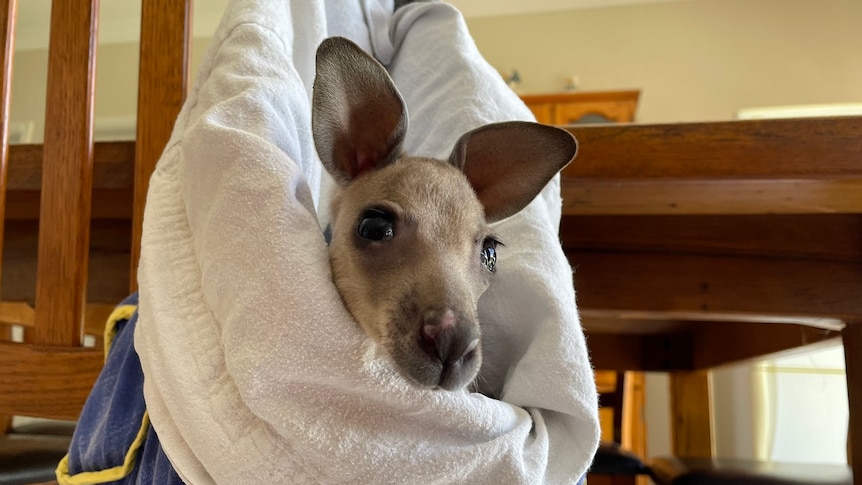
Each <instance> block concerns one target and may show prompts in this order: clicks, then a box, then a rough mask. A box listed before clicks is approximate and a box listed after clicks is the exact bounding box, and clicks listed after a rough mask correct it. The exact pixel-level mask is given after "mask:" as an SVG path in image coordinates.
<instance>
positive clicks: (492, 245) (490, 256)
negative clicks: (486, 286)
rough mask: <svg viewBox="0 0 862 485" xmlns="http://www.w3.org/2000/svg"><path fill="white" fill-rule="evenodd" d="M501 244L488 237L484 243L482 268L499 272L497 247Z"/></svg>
mask: <svg viewBox="0 0 862 485" xmlns="http://www.w3.org/2000/svg"><path fill="white" fill-rule="evenodd" d="M498 244H500V242H499V241H497V240H496V239H493V238H490V237H486V238H485V240H484V241H482V266H484V267H485V269H487V270H488V271H490V272H492V273H495V272H496V271H497V245H498Z"/></svg>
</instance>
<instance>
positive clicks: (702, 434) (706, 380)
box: [670, 371, 715, 458]
mask: <svg viewBox="0 0 862 485" xmlns="http://www.w3.org/2000/svg"><path fill="white" fill-rule="evenodd" d="M670 393H671V394H670V408H671V410H670V412H671V441H672V446H673V454H674V455H675V456H684V457H698V458H710V457H712V456H714V455H715V444H714V440H713V431H712V430H713V416H712V404H711V403H712V379H711V375H710V373H709V371H691V372H673V373H671V374H670Z"/></svg>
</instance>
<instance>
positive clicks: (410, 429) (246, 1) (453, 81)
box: [135, 0, 599, 484]
mask: <svg viewBox="0 0 862 485" xmlns="http://www.w3.org/2000/svg"><path fill="white" fill-rule="evenodd" d="M330 35H341V36H345V37H348V38H350V39H352V40H353V41H355V42H357V43H358V44H359V45H360V46H362V47H363V48H365V49H366V50H368V51H369V52H371V53H373V54H374V55H375V56H377V57H378V58H379V59H380V60H381V61H382V62H383V63H384V64H386V65H387V66H388V68H389V69H390V72H391V73H392V76H393V78H394V80H395V82H396V84H397V85H398V87H399V89H400V91H401V92H402V94H403V95H404V98H405V101H406V104H407V107H408V111H409V113H410V121H411V124H410V128H409V130H408V137H407V141H406V144H405V148H406V150H407V152H408V153H411V154H415V155H426V156H443V155H445V154H446V153H448V152H449V150H450V149H451V146H452V145H453V143H454V141H455V139H456V138H457V137H458V136H459V135H460V134H461V133H463V132H465V131H467V130H469V129H471V128H475V127H476V126H479V125H481V124H484V123H487V122H492V121H502V120H511V119H531V115H530V113H529V111H528V110H527V109H526V108H525V107H524V105H523V103H521V102H520V101H519V100H518V99H517V97H516V96H515V95H514V94H513V93H512V92H511V91H510V90H508V89H507V88H506V86H505V84H504V83H503V81H502V79H500V76H499V75H498V74H497V73H496V71H494V69H493V68H491V67H490V66H489V65H488V64H487V63H486V62H485V61H484V60H483V59H482V57H481V55H480V54H479V53H478V51H477V49H476V47H475V45H474V44H473V42H472V40H471V39H470V36H469V34H468V32H467V29H466V26H465V24H464V21H463V19H462V18H461V16H460V14H458V12H457V11H456V10H455V9H454V8H452V7H450V6H448V5H446V4H443V3H436V2H433V3H417V4H410V5H407V6H405V7H402V8H400V9H398V10H397V11H396V13H395V14H393V13H392V0H363V1H359V2H355V3H353V2H351V3H349V4H348V2H343V1H342V0H329V1H325V0H315V1H311V0H309V1H301V2H285V1H284V0H234V1H233V2H232V3H231V4H230V5H229V6H228V8H227V11H226V13H225V16H224V20H223V21H222V24H221V26H220V27H219V28H218V30H217V32H216V34H215V37H214V38H213V41H212V44H211V46H210V48H209V50H208V52H207V54H206V56H205V58H204V60H203V62H202V66H201V70H200V74H199V77H198V80H197V82H196V83H195V86H194V88H193V89H192V91H191V93H190V94H189V98H188V100H187V101H186V104H185V106H184V108H183V110H182V112H181V114H180V116H179V118H178V120H177V124H176V127H175V129H174V134H173V137H172V139H171V141H170V142H169V144H168V146H167V148H166V149H165V152H164V154H163V155H162V158H161V160H160V162H159V164H158V166H157V168H156V171H155V173H154V175H153V177H152V180H151V184H150V192H149V196H148V200H147V208H146V214H145V220H144V233H143V241H142V254H141V260H140V267H139V286H140V305H139V320H138V324H137V327H136V328H135V348H136V350H137V352H138V353H139V355H140V360H141V365H142V368H143V371H144V376H145V382H144V395H145V398H146V403H147V409H148V411H149V416H150V419H151V421H152V424H153V427H154V428H155V430H156V432H157V433H158V436H159V438H160V440H161V444H162V447H163V448H164V451H165V453H166V454H167V456H168V458H169V459H170V461H171V463H172V464H173V465H174V467H175V469H176V471H177V472H178V474H179V475H180V476H181V477H182V478H183V479H184V480H185V481H186V482H188V483H194V484H206V483H226V484H238V483H251V484H260V483H305V482H325V483H333V482H349V483H490V482H496V483H506V484H509V483H574V482H576V481H577V480H578V479H579V478H580V477H581V476H582V475H583V474H584V472H585V470H586V468H587V467H588V465H589V463H590V461H591V459H592V455H593V453H594V451H595V448H596V446H597V443H598V434H599V430H598V418H597V409H596V406H597V400H596V393H595V387H594V383H593V376H592V370H591V368H590V364H589V360H588V356H587V351H586V347H585V344H584V338H583V334H582V330H581V328H580V324H579V320H578V314H577V309H576V306H575V295H574V290H573V287H572V275H571V268H570V266H569V265H568V263H567V261H566V258H565V256H564V255H563V253H562V250H561V249H560V245H559V242H558V239H557V235H556V230H557V225H558V223H559V218H560V196H559V180H558V179H555V180H554V181H552V182H551V183H550V184H549V185H548V187H546V188H545V190H544V191H543V192H542V194H541V195H540V196H539V197H537V199H536V200H535V201H533V203H531V204H530V205H529V206H528V207H527V208H526V209H525V210H523V211H522V212H521V213H519V214H517V215H516V216H513V217H511V218H509V219H507V220H504V221H501V222H500V223H498V224H497V225H496V227H495V228H494V229H495V231H496V232H497V233H499V234H500V235H501V238H502V239H503V240H504V241H505V243H506V245H507V246H506V247H505V248H503V249H502V250H501V251H500V254H499V259H498V274H497V276H496V277H495V279H494V283H493V284H492V286H491V288H490V289H489V290H488V292H487V293H486V295H485V296H484V297H483V298H482V300H481V301H480V320H481V322H482V326H483V327H482V328H483V332H484V334H485V337H484V341H485V345H486V347H485V365H484V366H483V371H482V375H483V377H484V378H485V379H486V380H487V381H488V383H489V385H490V386H492V387H493V388H495V389H497V390H498V391H499V395H500V396H501V400H495V399H491V398H488V397H485V396H483V395H480V394H476V393H469V392H467V391H459V392H440V391H430V390H424V389H419V388H417V387H416V386H414V385H412V384H410V383H409V382H407V381H406V380H404V379H403V378H402V377H400V375H399V373H398V372H397V371H396V370H395V367H394V365H393V364H392V362H391V361H390V360H389V359H388V357H387V356H386V355H385V354H384V353H383V352H382V351H380V349H379V348H377V346H376V345H375V344H374V343H373V342H372V341H370V339H368V338H367V337H366V336H365V335H364V334H363V333H362V331H361V330H360V329H359V328H358V326H357V325H356V324H355V322H354V321H353V320H352V318H351V317H350V315H349V314H348V313H347V311H346V310H345V308H344V307H343V304H342V303H341V300H340V297H339V295H338V293H337V292H336V289H335V287H334V285H333V283H332V280H331V272H330V269H329V259H328V254H327V247H326V243H325V241H324V238H323V236H322V232H321V225H320V221H322V220H325V218H326V214H325V213H326V207H325V206H319V204H318V203H319V202H320V200H319V199H320V198H321V196H322V195H324V196H325V194H326V193H327V189H326V187H327V184H328V183H329V181H328V178H327V176H326V175H324V174H323V173H322V166H321V165H320V162H319V160H318V158H317V155H316V153H315V150H314V147H313V143H312V138H311V129H310V127H311V124H310V101H309V100H310V93H311V89H312V82H313V79H314V55H315V49H316V47H317V45H318V44H319V43H320V41H321V40H322V39H323V38H325V37H327V36H330ZM323 198H324V199H325V197H323Z"/></svg>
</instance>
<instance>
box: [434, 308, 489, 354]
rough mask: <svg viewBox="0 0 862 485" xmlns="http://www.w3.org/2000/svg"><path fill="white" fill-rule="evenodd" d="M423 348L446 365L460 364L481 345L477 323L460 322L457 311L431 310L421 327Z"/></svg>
mask: <svg viewBox="0 0 862 485" xmlns="http://www.w3.org/2000/svg"><path fill="white" fill-rule="evenodd" d="M420 335H421V342H420V346H421V347H422V349H423V350H424V351H425V352H426V353H427V354H428V355H429V356H430V357H432V358H437V359H440V362H441V363H443V365H445V366H449V365H460V364H461V363H462V360H463V359H466V358H468V357H469V355H471V352H473V351H474V350H476V347H477V346H478V345H479V335H478V332H477V331H476V329H475V325H472V324H469V323H468V322H459V321H458V318H457V317H456V316H455V312H453V311H452V310H451V309H448V308H447V309H446V310H444V311H443V312H429V313H428V314H427V315H426V316H425V318H424V321H423V322H422V328H421V329H420Z"/></svg>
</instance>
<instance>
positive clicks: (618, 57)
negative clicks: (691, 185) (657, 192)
mask: <svg viewBox="0 0 862 485" xmlns="http://www.w3.org/2000/svg"><path fill="white" fill-rule="evenodd" d="M467 23H468V26H469V27H470V31H471V32H472V34H473V36H474V38H475V39H476V43H477V44H478V46H479V49H480V50H481V52H482V53H483V54H484V55H485V57H486V58H487V59H488V61H489V62H490V63H491V64H492V65H494V66H495V67H496V68H497V69H499V70H500V71H503V72H509V71H510V70H511V69H512V68H515V69H517V70H518V72H519V73H520V75H521V79H522V84H521V91H522V92H529V93H534V92H553V91H559V90H561V89H562V88H563V86H564V84H565V79H566V78H567V77H569V76H571V75H575V74H576V75H578V76H579V77H580V81H581V89H582V90H603V89H614V88H639V89H641V90H642V97H641V103H640V109H639V116H638V120H639V121H643V122H663V121H692V120H721V119H730V118H732V117H733V116H734V114H735V112H736V110H738V109H740V108H747V107H755V106H764V105H770V106H771V105H785V104H810V103H841V102H857V103H858V102H862V27H860V25H862V1H860V0H700V1H692V2H679V3H677V2H674V3H659V4H652V5H637V6H626V7H613V8H605V9H587V10H571V11H566V12H554V13H547V14H533V15H519V16H516V17H513V16H508V17H486V18H472V19H468V20H467Z"/></svg>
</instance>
